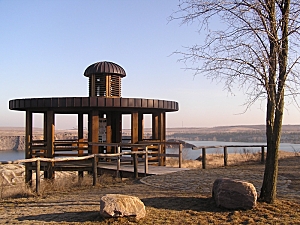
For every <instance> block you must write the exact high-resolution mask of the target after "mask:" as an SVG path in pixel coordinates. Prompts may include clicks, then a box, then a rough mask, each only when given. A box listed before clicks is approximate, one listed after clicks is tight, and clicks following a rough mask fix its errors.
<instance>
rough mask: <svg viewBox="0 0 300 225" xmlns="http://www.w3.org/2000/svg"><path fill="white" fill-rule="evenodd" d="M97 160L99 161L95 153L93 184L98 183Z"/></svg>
mask: <svg viewBox="0 0 300 225" xmlns="http://www.w3.org/2000/svg"><path fill="white" fill-rule="evenodd" d="M97 162H98V158H97V156H96V155H94V158H93V186H96V184H97V177H98V174H97V173H98V171H97Z"/></svg>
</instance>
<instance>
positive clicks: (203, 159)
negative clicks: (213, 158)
mask: <svg viewBox="0 0 300 225" xmlns="http://www.w3.org/2000/svg"><path fill="white" fill-rule="evenodd" d="M250 147H251V148H258V147H259V148H261V159H260V161H261V163H264V161H265V147H267V145H219V146H196V147H193V148H192V149H193V150H199V149H202V169H206V149H209V148H223V151H224V154H223V155H224V166H227V165H228V164H227V161H228V151H227V148H250Z"/></svg>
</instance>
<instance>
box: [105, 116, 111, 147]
mask: <svg viewBox="0 0 300 225" xmlns="http://www.w3.org/2000/svg"><path fill="white" fill-rule="evenodd" d="M106 143H112V113H111V112H108V113H106ZM106 153H111V146H106Z"/></svg>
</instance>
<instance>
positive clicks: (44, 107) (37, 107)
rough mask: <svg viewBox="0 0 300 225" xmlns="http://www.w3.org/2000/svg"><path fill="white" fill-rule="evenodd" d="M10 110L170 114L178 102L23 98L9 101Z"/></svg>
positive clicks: (102, 98) (129, 99)
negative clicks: (94, 110)
mask: <svg viewBox="0 0 300 225" xmlns="http://www.w3.org/2000/svg"><path fill="white" fill-rule="evenodd" d="M9 109H10V110H19V111H26V110H30V111H33V112H46V111H52V110H53V111H55V112H57V113H77V112H89V111H91V110H93V109H96V110H99V111H101V110H102V111H120V112H123V113H130V112H134V111H142V112H145V113H152V112H156V111H157V112H172V111H178V110H179V105H178V102H175V101H168V100H159V99H142V98H105V97H61V98H27V99H26V98H25V99H13V100H10V101H9Z"/></svg>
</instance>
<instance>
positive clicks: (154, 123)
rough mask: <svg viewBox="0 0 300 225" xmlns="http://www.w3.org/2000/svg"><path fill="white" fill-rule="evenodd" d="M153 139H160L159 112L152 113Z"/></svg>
mask: <svg viewBox="0 0 300 225" xmlns="http://www.w3.org/2000/svg"><path fill="white" fill-rule="evenodd" d="M152 139H153V140H157V139H158V114H157V113H153V114H152Z"/></svg>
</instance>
